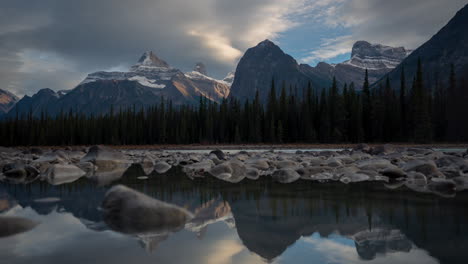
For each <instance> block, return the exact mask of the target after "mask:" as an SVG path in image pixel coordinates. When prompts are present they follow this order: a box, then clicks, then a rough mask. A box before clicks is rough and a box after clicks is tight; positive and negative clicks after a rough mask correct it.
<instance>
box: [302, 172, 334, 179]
mask: <svg viewBox="0 0 468 264" xmlns="http://www.w3.org/2000/svg"><path fill="white" fill-rule="evenodd" d="M301 178H302V177H301ZM307 180H313V181H330V180H334V177H333V174H332V173H329V172H322V173H316V174H314V175H311V176H309V178H307Z"/></svg>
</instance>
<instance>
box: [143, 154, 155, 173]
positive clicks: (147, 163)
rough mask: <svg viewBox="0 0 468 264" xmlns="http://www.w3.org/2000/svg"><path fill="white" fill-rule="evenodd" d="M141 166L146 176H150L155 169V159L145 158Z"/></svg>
mask: <svg viewBox="0 0 468 264" xmlns="http://www.w3.org/2000/svg"><path fill="white" fill-rule="evenodd" d="M140 165H141V167H142V169H143V171H144V172H145V174H146V175H148V174H150V173H151V172H153V170H154V169H155V168H154V167H155V163H154V159H153V158H151V157H149V156H145V157H143V159H141V161H140Z"/></svg>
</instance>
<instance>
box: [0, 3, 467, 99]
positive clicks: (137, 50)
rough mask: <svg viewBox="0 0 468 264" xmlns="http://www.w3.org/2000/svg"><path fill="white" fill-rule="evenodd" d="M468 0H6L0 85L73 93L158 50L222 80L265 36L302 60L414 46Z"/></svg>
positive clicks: (0, 19)
mask: <svg viewBox="0 0 468 264" xmlns="http://www.w3.org/2000/svg"><path fill="white" fill-rule="evenodd" d="M467 3H468V0H445V1H441V0H392V1H388V0H132V1H128V0H80V1H76V0H41V1H30V0H2V1H0V89H4V90H9V91H11V92H13V93H15V94H16V95H18V96H23V95H32V94H34V93H35V92H37V91H38V90H40V89H41V88H51V89H53V90H67V89H72V88H74V87H75V86H76V85H77V84H79V83H80V82H81V81H82V80H83V79H84V78H85V77H86V75H87V74H88V73H92V72H95V71H126V70H127V69H128V68H129V67H130V66H131V65H132V64H134V63H135V62H136V61H137V60H138V58H139V57H140V56H141V54H142V53H143V52H145V51H147V50H152V51H154V52H155V53H156V54H157V55H158V56H159V57H160V58H162V59H164V60H166V61H167V62H168V63H169V64H170V65H171V66H173V67H175V68H179V69H181V70H183V71H189V70H191V69H192V68H193V67H194V65H195V63H196V62H199V61H200V62H204V63H205V64H206V65H207V69H208V72H209V74H210V75H211V76H213V77H216V78H221V79H222V78H223V77H224V76H225V75H226V74H227V73H228V72H230V71H234V70H235V68H236V65H237V62H238V61H239V59H240V58H241V57H242V55H243V54H244V52H245V51H246V50H247V49H248V48H250V47H252V46H255V45H256V44H257V43H259V42H261V41H263V40H264V39H270V40H272V41H274V42H275V43H277V44H278V45H279V46H280V47H281V48H282V49H283V50H284V51H285V52H286V53H288V54H290V55H292V56H293V57H294V58H296V60H298V62H300V63H308V64H310V65H312V66H315V64H316V63H317V62H320V61H326V62H330V63H337V62H342V61H345V60H347V59H349V56H350V52H351V48H352V45H353V43H354V42H355V41H358V40H367V41H369V42H371V43H380V44H384V45H391V46H404V47H406V48H409V49H415V48H417V47H418V46H419V45H421V44H422V43H424V42H425V41H427V40H428V39H429V38H430V37H431V36H432V35H434V34H435V33H437V31H438V30H439V29H440V28H442V27H443V26H444V25H445V24H446V23H447V22H448V21H449V20H450V18H452V17H453V16H454V15H455V13H456V12H457V11H458V10H459V9H461V8H462V7H463V6H464V5H466V4H467Z"/></svg>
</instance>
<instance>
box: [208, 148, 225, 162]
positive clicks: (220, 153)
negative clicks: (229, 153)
mask: <svg viewBox="0 0 468 264" xmlns="http://www.w3.org/2000/svg"><path fill="white" fill-rule="evenodd" d="M210 154H214V155H216V157H218V159H219V160H225V159H226V155H225V154H224V152H223V151H222V150H220V149H215V150H212V151H211V152H210Z"/></svg>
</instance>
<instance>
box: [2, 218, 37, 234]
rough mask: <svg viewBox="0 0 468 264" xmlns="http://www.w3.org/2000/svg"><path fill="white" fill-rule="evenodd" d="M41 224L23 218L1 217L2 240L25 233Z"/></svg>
mask: <svg viewBox="0 0 468 264" xmlns="http://www.w3.org/2000/svg"><path fill="white" fill-rule="evenodd" d="M38 224H39V223H38V222H35V221H31V220H29V219H25V218H21V217H11V216H0V238H2V237H8V236H12V235H16V234H19V233H24V232H26V231H29V230H31V229H33V228H34V227H36V226H37V225H38Z"/></svg>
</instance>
